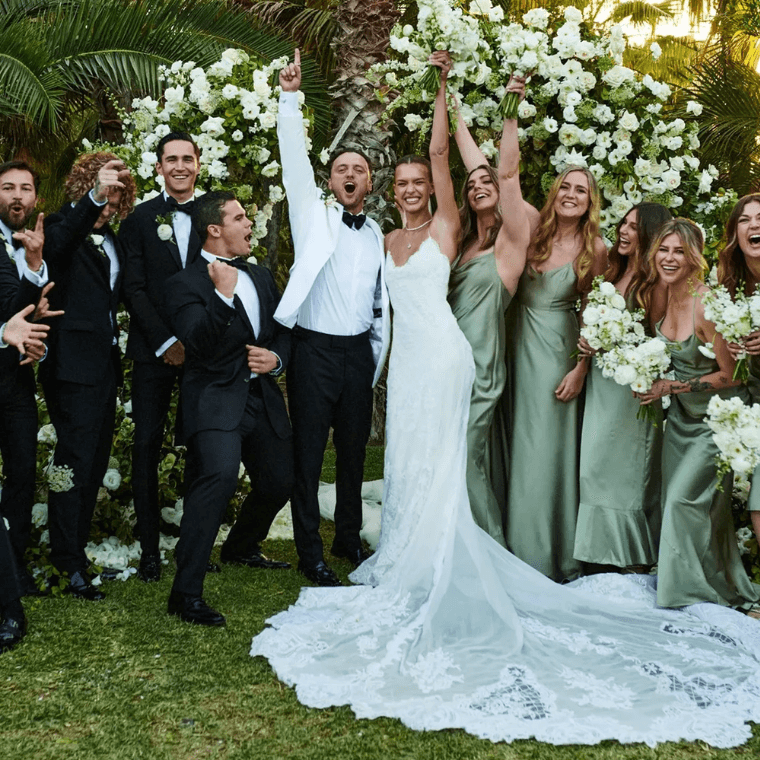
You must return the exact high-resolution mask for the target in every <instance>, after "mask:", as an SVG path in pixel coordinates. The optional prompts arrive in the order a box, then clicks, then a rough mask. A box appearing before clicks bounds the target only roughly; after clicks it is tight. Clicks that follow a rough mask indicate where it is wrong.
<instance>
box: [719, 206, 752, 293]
mask: <svg viewBox="0 0 760 760" xmlns="http://www.w3.org/2000/svg"><path fill="white" fill-rule="evenodd" d="M750 203H760V193H750V194H749V195H745V196H743V197H742V198H739V200H738V201H737V202H736V205H735V206H734V208H733V210H732V211H731V215H730V216H729V217H728V221H727V222H726V231H725V233H724V235H723V241H724V243H723V248H721V250H720V253H719V254H718V282H719V283H720V284H721V285H725V286H726V289H727V290H728V292H729V293H731V297H732V298H733V297H734V296H735V295H736V290H737V288H738V287H739V283H742V284H743V285H744V288H745V290H746V289H747V288H748V287H749V283H750V282H751V281H752V278H751V277H750V276H749V268H748V267H747V262H746V260H745V258H744V251H742V249H741V247H740V246H739V236H738V235H737V227H738V226H739V217H740V216H741V215H742V214H743V213H744V209H745V208H746V207H747V206H748V205H749V204H750ZM746 295H750V294H749V293H746Z"/></svg>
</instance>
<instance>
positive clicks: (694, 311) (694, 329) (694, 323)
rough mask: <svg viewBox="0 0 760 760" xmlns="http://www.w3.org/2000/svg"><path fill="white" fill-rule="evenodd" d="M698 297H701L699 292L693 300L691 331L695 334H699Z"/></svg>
mask: <svg viewBox="0 0 760 760" xmlns="http://www.w3.org/2000/svg"><path fill="white" fill-rule="evenodd" d="M697 298H699V293H696V294H695V295H694V299H693V300H692V302H691V332H692V333H693V334H694V335H696V334H697Z"/></svg>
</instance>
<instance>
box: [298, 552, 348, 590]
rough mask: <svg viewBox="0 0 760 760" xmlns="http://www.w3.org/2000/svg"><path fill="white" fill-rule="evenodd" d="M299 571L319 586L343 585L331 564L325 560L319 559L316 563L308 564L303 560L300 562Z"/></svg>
mask: <svg viewBox="0 0 760 760" xmlns="http://www.w3.org/2000/svg"><path fill="white" fill-rule="evenodd" d="M298 572H299V573H301V575H303V576H304V577H305V578H306V579H307V580H310V581H311V582H312V583H316V584H317V586H342V585H343V584H342V583H341V582H340V579H339V578H338V576H337V575H335V573H334V572H333V571H332V569H331V568H330V566H329V565H328V564H327V563H326V562H325V561H324V560H323V559H321V560H319V562H317V563H316V564H315V565H306V564H304V563H303V562H299V563H298Z"/></svg>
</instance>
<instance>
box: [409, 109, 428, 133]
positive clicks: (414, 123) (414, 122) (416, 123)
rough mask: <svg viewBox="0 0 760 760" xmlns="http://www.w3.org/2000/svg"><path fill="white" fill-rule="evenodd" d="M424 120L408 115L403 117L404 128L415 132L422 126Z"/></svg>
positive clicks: (413, 114) (415, 115)
mask: <svg viewBox="0 0 760 760" xmlns="http://www.w3.org/2000/svg"><path fill="white" fill-rule="evenodd" d="M424 122H425V120H424V119H423V118H422V117H421V116H420V115H419V114H416V113H408V114H406V116H404V126H405V127H406V128H407V129H408V130H409V131H410V132H416V131H417V130H418V129H419V128H420V127H421V126H422V125H423V124H424Z"/></svg>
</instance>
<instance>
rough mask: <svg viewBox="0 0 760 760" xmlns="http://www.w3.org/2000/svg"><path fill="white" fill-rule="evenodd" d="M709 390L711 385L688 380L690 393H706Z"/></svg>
mask: <svg viewBox="0 0 760 760" xmlns="http://www.w3.org/2000/svg"><path fill="white" fill-rule="evenodd" d="M711 389H712V384H711V383H703V382H702V381H701V380H689V390H690V391H691V392H692V393H698V392H699V391H707V390H711Z"/></svg>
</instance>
